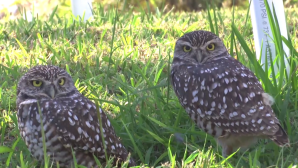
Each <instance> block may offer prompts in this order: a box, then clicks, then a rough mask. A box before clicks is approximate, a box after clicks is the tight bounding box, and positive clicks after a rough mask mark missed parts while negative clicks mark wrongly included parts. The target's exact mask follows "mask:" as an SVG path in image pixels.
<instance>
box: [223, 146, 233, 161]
mask: <svg viewBox="0 0 298 168" xmlns="http://www.w3.org/2000/svg"><path fill="white" fill-rule="evenodd" d="M221 150H222V156H223V157H224V158H226V157H228V156H229V155H230V154H232V153H233V147H232V146H228V145H223V146H222V149H221Z"/></svg>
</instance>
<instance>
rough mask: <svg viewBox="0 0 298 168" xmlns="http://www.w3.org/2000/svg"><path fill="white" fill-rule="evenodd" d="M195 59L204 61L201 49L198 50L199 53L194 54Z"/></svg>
mask: <svg viewBox="0 0 298 168" xmlns="http://www.w3.org/2000/svg"><path fill="white" fill-rule="evenodd" d="M194 59H195V60H196V61H198V62H202V52H201V51H200V50H197V54H196V55H194Z"/></svg>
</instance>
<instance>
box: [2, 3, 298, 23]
mask: <svg viewBox="0 0 298 168" xmlns="http://www.w3.org/2000/svg"><path fill="white" fill-rule="evenodd" d="M207 1H208V3H209V4H212V5H214V6H215V7H217V8H231V7H232V6H233V0H211V1H209V0H121V1H119V0H93V5H94V6H95V5H96V4H100V5H101V6H103V7H104V8H110V7H118V8H119V10H122V11H125V10H136V11H138V10H141V9H146V10H148V9H150V10H152V11H154V10H156V7H158V8H159V9H162V10H165V11H167V10H171V9H173V11H185V12H187V11H200V10H205V9H206V8H207V5H206V2H207ZM283 1H284V5H285V7H286V8H296V7H297V6H298V0H283ZM57 5H58V9H57V14H58V15H59V16H65V15H71V0H0V19H2V20H3V19H15V18H18V17H20V16H22V14H23V11H24V9H25V11H27V12H28V11H33V13H34V14H35V15H36V14H38V16H39V17H44V16H47V15H50V14H51V12H52V11H53V10H54V9H55V7H56V6H57ZM234 5H235V6H236V7H237V8H247V7H248V6H249V0H234Z"/></svg>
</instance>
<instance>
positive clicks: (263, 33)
mask: <svg viewBox="0 0 298 168" xmlns="http://www.w3.org/2000/svg"><path fill="white" fill-rule="evenodd" d="M249 1H250V0H249ZM267 2H268V4H269V7H270V11H271V13H272V14H273V6H272V3H273V5H274V9H275V13H276V16H277V20H278V24H279V28H280V33H281V35H282V36H284V37H285V38H286V39H287V38H288V33H287V27H286V20H285V11H284V5H283V1H282V0H267ZM250 14H251V22H252V27H253V34H254V41H255V49H256V55H257V59H258V60H260V59H261V64H262V65H263V66H262V67H263V69H265V59H266V55H267V62H268V69H269V68H270V67H271V66H272V62H271V61H270V54H269V53H270V52H271V55H272V60H273V62H274V59H276V54H277V53H276V50H275V45H274V42H273V35H272V31H271V28H270V23H269V19H268V13H267V11H266V6H265V2H264V0H251V5H250ZM273 17H274V16H273ZM262 43H263V47H262ZM261 49H262V53H261ZM283 49H284V52H285V56H284V62H285V66H286V67H285V68H286V70H287V75H289V63H288V61H287V57H288V56H289V53H290V51H289V48H288V47H287V46H286V45H285V44H284V43H283ZM276 62H279V59H278V60H276ZM273 65H274V66H273V67H274V72H275V75H276V74H277V73H278V66H277V64H276V63H274V64H273ZM270 76H272V74H271V75H270Z"/></svg>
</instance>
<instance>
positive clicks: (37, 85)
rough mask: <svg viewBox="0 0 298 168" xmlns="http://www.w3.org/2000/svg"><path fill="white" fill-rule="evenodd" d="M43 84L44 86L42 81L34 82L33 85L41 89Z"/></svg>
mask: <svg viewBox="0 0 298 168" xmlns="http://www.w3.org/2000/svg"><path fill="white" fill-rule="evenodd" d="M41 84H42V81H39V80H34V81H32V85H33V86H35V87H40V86H41Z"/></svg>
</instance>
